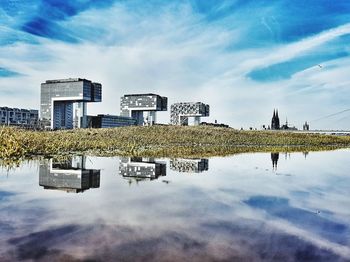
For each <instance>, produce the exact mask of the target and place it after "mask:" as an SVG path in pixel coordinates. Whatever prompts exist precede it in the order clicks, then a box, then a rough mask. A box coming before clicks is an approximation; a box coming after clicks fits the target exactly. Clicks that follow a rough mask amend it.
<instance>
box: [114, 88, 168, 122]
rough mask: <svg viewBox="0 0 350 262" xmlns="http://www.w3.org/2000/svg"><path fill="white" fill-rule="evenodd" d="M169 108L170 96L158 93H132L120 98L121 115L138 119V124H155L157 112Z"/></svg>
mask: <svg viewBox="0 0 350 262" xmlns="http://www.w3.org/2000/svg"><path fill="white" fill-rule="evenodd" d="M167 110H168V98H167V97H164V96H160V95H156V94H130V95H124V96H123V97H121V99H120V112H121V116H125V117H131V118H134V119H136V124H137V125H153V124H155V123H156V122H157V117H156V113H157V112H158V111H167Z"/></svg>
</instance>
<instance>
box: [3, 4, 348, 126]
mask: <svg viewBox="0 0 350 262" xmlns="http://www.w3.org/2000/svg"><path fill="white" fill-rule="evenodd" d="M349 43H350V1H348V0H337V1H333V0H309V1H303V0H293V1H291V0H289V1H288V0H279V1H274V0H268V1H267V0H265V1H264V0H260V1H259V0H231V1H224V0H223V1H216V0H206V1H202V0H178V1H165V0H164V1H162V0H150V1H141V0H139V1H136V0H119V1H118V0H105V1H97V0H95V1H94V0H71V1H65V0H1V1H0V105H1V106H9V107H21V108H35V109H39V107H40V83H42V82H44V81H45V80H47V79H61V78H69V77H74V78H75V77H80V78H86V79H90V80H92V81H95V82H100V83H101V84H102V88H103V98H102V99H103V100H102V103H95V104H94V103H91V104H89V105H88V113H89V114H98V113H104V114H107V113H108V114H119V113H120V110H119V103H120V97H121V96H122V95H123V94H127V93H157V94H160V95H162V96H167V97H168V103H169V108H170V104H172V103H175V102H197V101H200V102H204V103H208V104H209V105H210V117H208V118H203V119H202V120H203V121H208V122H214V120H217V121H218V122H220V123H226V124H229V125H231V126H232V127H235V128H241V127H243V128H248V127H254V128H258V129H259V128H261V126H262V125H269V124H270V123H271V117H272V113H273V110H274V108H276V109H278V110H279V116H280V118H281V122H282V123H284V122H285V121H286V120H288V123H289V124H290V125H295V126H296V127H298V128H302V125H303V123H304V122H305V121H308V122H309V123H310V127H311V129H348V130H349V129H350V110H348V111H346V110H347V109H350V104H349V102H348V100H349V98H350V88H349V87H350V78H349V70H350V57H349V54H350V44H349ZM337 112H342V113H339V114H335V113H337ZM169 115H170V112H169V111H168V112H161V113H159V114H158V119H159V121H160V122H163V123H168V122H169V120H170V117H169ZM327 116H328V117H327Z"/></svg>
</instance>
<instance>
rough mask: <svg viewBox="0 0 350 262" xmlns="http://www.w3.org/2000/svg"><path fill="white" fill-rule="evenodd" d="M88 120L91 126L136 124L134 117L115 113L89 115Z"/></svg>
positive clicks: (103, 126) (107, 126) (104, 126)
mask: <svg viewBox="0 0 350 262" xmlns="http://www.w3.org/2000/svg"><path fill="white" fill-rule="evenodd" d="M87 121H88V127H89V128H111V127H120V126H134V125H136V119H134V118H131V117H127V116H115V115H97V116H88V120H87Z"/></svg>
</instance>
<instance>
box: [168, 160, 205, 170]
mask: <svg viewBox="0 0 350 262" xmlns="http://www.w3.org/2000/svg"><path fill="white" fill-rule="evenodd" d="M170 169H171V170H174V171H177V172H184V173H201V172H203V171H207V170H208V169H209V160H208V159H188V158H175V159H170Z"/></svg>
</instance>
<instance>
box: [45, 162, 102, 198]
mask: <svg viewBox="0 0 350 262" xmlns="http://www.w3.org/2000/svg"><path fill="white" fill-rule="evenodd" d="M85 163H86V157H84V156H75V157H71V158H70V159H69V160H66V161H59V160H57V159H51V160H50V161H49V163H48V162H44V163H41V164H40V166H39V185H40V186H42V187H44V189H52V190H62V191H66V192H70V193H71V192H74V193H80V192H84V191H85V190H88V189H90V188H99V187H100V170H96V169H86V168H85Z"/></svg>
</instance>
